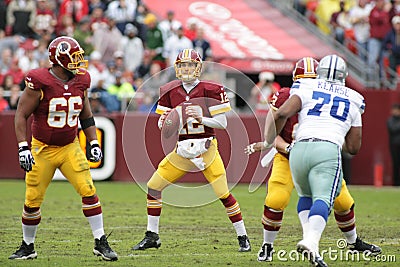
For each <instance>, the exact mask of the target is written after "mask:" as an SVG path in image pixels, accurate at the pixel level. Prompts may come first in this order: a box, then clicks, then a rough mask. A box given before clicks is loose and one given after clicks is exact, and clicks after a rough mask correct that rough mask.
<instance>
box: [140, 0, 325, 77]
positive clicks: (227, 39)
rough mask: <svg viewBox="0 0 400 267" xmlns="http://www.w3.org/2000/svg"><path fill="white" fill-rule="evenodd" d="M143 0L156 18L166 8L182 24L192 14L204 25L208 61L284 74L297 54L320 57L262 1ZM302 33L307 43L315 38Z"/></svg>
mask: <svg viewBox="0 0 400 267" xmlns="http://www.w3.org/2000/svg"><path fill="white" fill-rule="evenodd" d="M146 4H147V5H148V6H149V8H150V10H151V11H152V12H154V13H156V14H157V15H158V17H159V18H160V19H164V18H165V14H166V12H167V11H168V10H173V11H175V18H176V19H177V20H179V21H181V22H182V23H183V24H184V25H185V24H186V21H187V20H188V19H189V18H191V19H195V20H196V21H197V25H198V27H201V28H203V29H204V30H205V35H206V38H207V40H209V41H210V43H211V46H212V50H213V55H214V60H215V61H216V62H219V63H223V64H227V65H229V66H231V67H234V68H236V69H239V70H240V71H244V72H260V71H263V70H269V71H273V72H275V73H278V74H290V73H291V72H292V70H293V67H294V63H295V62H296V61H297V60H298V59H299V58H301V57H303V56H311V57H316V58H319V57H320V55H319V54H316V53H315V51H314V50H315V49H313V50H311V49H310V48H309V47H311V46H307V45H304V44H302V40H303V37H304V36H302V34H303V33H304V32H305V30H304V29H303V28H302V27H301V26H300V25H298V24H296V23H295V22H293V21H292V20H290V19H289V18H286V17H285V16H283V15H282V14H281V13H279V12H278V11H277V10H276V9H274V8H273V7H271V6H270V5H269V4H268V3H266V1H258V0H255V1H244V0H231V1H222V0H209V1H195V0H175V1H156V0H153V1H146ZM299 34H300V35H299ZM308 35H310V38H311V39H310V43H315V42H318V41H316V38H315V37H313V36H312V35H311V34H310V33H308ZM321 46H324V45H323V44H322V43H321V45H320V47H321ZM313 47H315V46H313Z"/></svg>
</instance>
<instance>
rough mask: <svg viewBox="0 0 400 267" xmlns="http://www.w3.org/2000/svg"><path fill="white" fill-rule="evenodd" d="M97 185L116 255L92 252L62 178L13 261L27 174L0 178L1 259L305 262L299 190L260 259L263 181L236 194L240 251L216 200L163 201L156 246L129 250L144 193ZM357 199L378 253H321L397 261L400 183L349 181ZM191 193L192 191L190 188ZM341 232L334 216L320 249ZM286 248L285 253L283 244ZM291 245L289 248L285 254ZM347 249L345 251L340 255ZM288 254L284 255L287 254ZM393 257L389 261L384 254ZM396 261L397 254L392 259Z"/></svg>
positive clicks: (40, 262)
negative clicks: (21, 255) (300, 254)
mask: <svg viewBox="0 0 400 267" xmlns="http://www.w3.org/2000/svg"><path fill="white" fill-rule="evenodd" d="M96 187H97V190H98V194H99V196H100V200H101V203H102V207H103V213H104V224H105V230H106V232H107V233H110V232H111V231H112V234H111V235H110V236H109V238H108V240H109V243H110V245H111V246H112V248H113V249H114V250H115V251H116V252H117V253H118V255H119V260H118V261H117V262H104V261H100V260H99V258H97V257H95V256H93V254H92V249H93V238H92V234H91V231H90V228H89V224H88V222H87V221H86V219H85V217H84V216H83V214H82V211H81V200H80V197H79V196H78V195H77V194H76V193H75V192H74V190H73V188H72V186H71V185H69V184H68V183H66V182H62V181H57V182H53V183H52V184H51V185H50V187H49V189H48V191H47V195H46V198H45V202H44V204H43V205H42V221H41V223H40V226H39V230H38V234H37V238H36V242H35V250H36V252H37V253H38V258H37V259H36V260H29V261H22V262H21V261H11V260H8V256H10V255H11V254H12V253H13V252H14V251H15V250H16V249H17V248H18V247H19V245H20V243H21V238H22V231H21V223H20V221H21V217H20V216H21V211H22V205H23V201H24V188H25V185H24V182H23V181H13V180H2V181H1V182H0V196H1V197H0V224H1V228H0V244H1V250H0V266H74V267H75V266H160V267H162V266H171V267H173V266H267V265H273V266H309V263H308V262H306V261H294V260H291V259H290V256H289V255H291V256H292V258H293V257H294V255H296V253H294V252H293V250H294V248H295V245H296V243H297V242H298V241H299V240H300V238H301V227H300V224H299V222H298V219H297V215H296V209H295V207H296V202H297V196H296V194H293V195H292V199H291V201H290V206H289V207H288V209H287V211H286V213H285V215H284V222H283V226H282V228H281V231H280V233H279V235H278V238H277V240H276V242H275V250H276V251H280V253H281V256H280V259H277V256H276V255H277V253H276V254H275V258H274V262H272V263H266V262H262V263H259V262H257V259H256V258H257V251H258V249H259V247H260V245H261V243H262V225H261V215H262V209H263V203H264V197H265V187H261V188H259V189H258V190H257V191H255V192H254V193H249V192H248V185H238V186H236V187H235V188H234V189H233V194H234V196H235V197H236V198H237V200H238V201H239V203H240V206H241V210H242V212H243V216H244V219H245V224H246V226H247V231H248V234H249V237H250V241H251V243H252V251H251V252H249V253H239V252H237V249H238V243H237V240H236V235H235V233H234V229H233V227H232V225H231V223H230V221H229V220H228V218H227V216H226V213H225V209H224V208H223V206H222V204H221V203H220V202H219V201H217V202H213V203H211V204H209V205H206V206H203V207H198V208H177V207H172V206H169V205H164V207H163V211H162V216H161V226H160V238H161V241H162V246H161V248H160V249H158V250H156V249H151V250H146V251H132V250H131V248H132V246H133V245H135V244H136V243H137V242H139V241H140V240H141V239H142V238H143V236H144V232H145V230H146V222H147V216H146V201H145V193H144V192H143V191H142V190H141V188H140V187H139V186H137V185H136V184H134V183H111V182H97V183H96ZM349 188H350V191H351V193H352V195H353V197H354V199H355V201H356V217H357V229H358V233H359V235H360V236H362V237H363V238H364V239H365V240H366V241H369V242H373V243H375V244H377V245H379V246H381V248H382V249H383V253H382V255H381V257H380V258H367V259H364V258H363V257H360V260H359V261H357V259H356V258H354V259H353V260H351V259H348V260H346V259H345V257H344V256H345V255H346V253H345V250H339V252H337V253H336V254H335V253H334V254H333V256H335V255H336V257H338V258H340V257H341V255H342V260H340V259H337V260H334V258H333V257H329V258H327V256H325V260H326V262H327V263H328V264H330V265H332V266H365V265H367V266H398V265H399V264H400V239H399V238H400V227H399V226H400V212H399V208H398V205H399V201H400V190H399V189H396V188H381V189H376V188H373V187H354V186H349ZM193 197H196V196H195V195H194V196H193ZM339 238H342V234H341V232H340V231H339V230H338V228H337V227H336V223H335V221H334V218H333V216H330V218H329V221H328V226H327V228H326V230H325V232H324V234H323V237H322V239H321V247H320V249H321V250H324V249H325V250H329V249H333V250H337V246H336V242H337V240H338V239H339ZM283 250H285V251H286V254H285V255H284V254H282V253H284V251H283ZM289 253H290V254H289ZM343 255H344V256H343ZM285 258H286V259H287V261H284V259H285ZM389 261H392V262H389ZM394 261H395V262H394Z"/></svg>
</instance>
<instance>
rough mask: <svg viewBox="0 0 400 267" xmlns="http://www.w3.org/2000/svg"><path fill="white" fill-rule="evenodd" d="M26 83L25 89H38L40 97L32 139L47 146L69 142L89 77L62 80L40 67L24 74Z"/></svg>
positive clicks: (34, 119)
mask: <svg viewBox="0 0 400 267" xmlns="http://www.w3.org/2000/svg"><path fill="white" fill-rule="evenodd" d="M25 84H26V89H25V90H37V91H40V92H41V94H42V96H41V98H40V103H39V105H38V107H37V108H36V110H35V111H34V112H33V123H32V135H33V137H34V138H36V139H37V140H39V141H41V142H43V143H45V144H47V145H56V146H64V145H67V144H69V143H72V142H73V141H74V139H75V137H76V136H77V132H78V117H79V114H80V113H81V110H82V107H83V103H84V99H85V94H86V92H85V91H86V90H87V88H89V87H90V74H89V73H88V72H85V73H84V74H77V75H75V76H74V77H73V78H71V79H70V80H68V81H62V80H60V79H58V78H56V77H54V76H53V75H52V74H51V73H50V71H49V69H47V68H40V69H35V70H31V71H29V72H28V73H27V75H26V77H25Z"/></svg>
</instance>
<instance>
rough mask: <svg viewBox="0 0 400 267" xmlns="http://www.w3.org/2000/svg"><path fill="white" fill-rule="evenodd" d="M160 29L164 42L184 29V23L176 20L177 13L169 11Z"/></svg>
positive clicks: (159, 25) (160, 24)
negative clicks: (180, 29)
mask: <svg viewBox="0 0 400 267" xmlns="http://www.w3.org/2000/svg"><path fill="white" fill-rule="evenodd" d="M158 27H159V28H160V30H161V32H162V34H163V39H164V42H165V41H167V39H168V38H169V37H171V36H172V35H173V34H175V32H176V31H177V30H178V29H179V28H180V27H182V23H181V22H180V21H179V20H176V19H175V12H174V11H173V10H168V12H167V18H166V19H164V20H162V21H161V22H160V23H159V24H158Z"/></svg>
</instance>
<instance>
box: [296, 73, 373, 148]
mask: <svg viewBox="0 0 400 267" xmlns="http://www.w3.org/2000/svg"><path fill="white" fill-rule="evenodd" d="M290 95H297V96H298V97H300V99H301V102H302V108H301V111H300V112H299V116H298V120H299V127H298V130H297V133H296V137H295V138H296V141H299V140H302V139H308V138H318V139H322V140H327V141H330V142H332V143H335V144H337V145H339V146H342V145H343V143H344V137H345V136H346V134H347V132H348V131H349V129H350V127H361V126H362V119H361V115H362V114H363V113H364V109H365V102H364V97H363V96H362V95H361V94H359V93H358V92H356V91H354V90H353V89H350V88H348V87H346V86H344V85H341V84H339V83H333V82H328V81H326V80H324V79H299V80H297V81H296V82H294V83H293V85H292V87H291V90H290Z"/></svg>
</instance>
